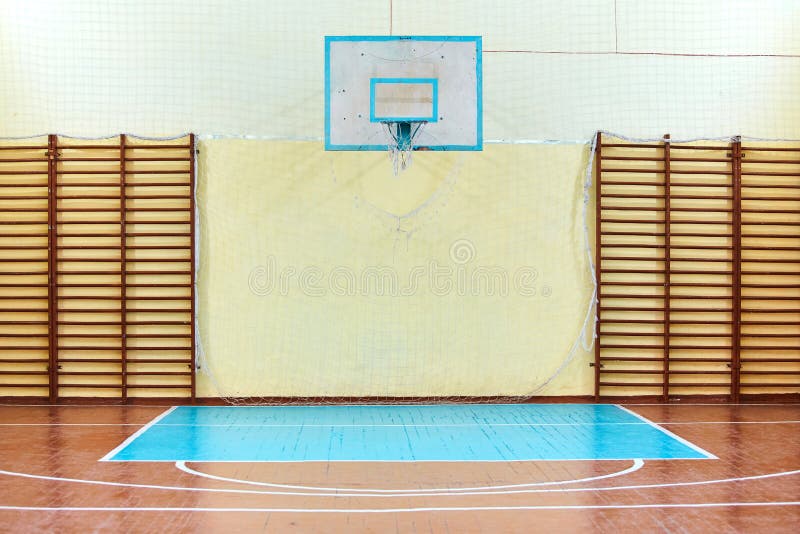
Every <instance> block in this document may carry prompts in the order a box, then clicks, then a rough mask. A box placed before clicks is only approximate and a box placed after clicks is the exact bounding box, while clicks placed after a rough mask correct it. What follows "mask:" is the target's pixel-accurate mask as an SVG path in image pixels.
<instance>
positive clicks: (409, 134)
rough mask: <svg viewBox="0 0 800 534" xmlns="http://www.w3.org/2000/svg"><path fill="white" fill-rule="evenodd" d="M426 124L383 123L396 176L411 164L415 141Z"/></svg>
mask: <svg viewBox="0 0 800 534" xmlns="http://www.w3.org/2000/svg"><path fill="white" fill-rule="evenodd" d="M424 126H425V123H424V122H405V123H400V122H385V123H383V128H384V132H385V133H386V138H387V143H386V145H387V147H388V149H389V160H390V161H391V162H392V171H394V175H395V176H397V174H398V173H399V172H401V171H404V170H406V169H407V168H408V167H409V166H410V165H411V157H412V156H413V154H414V149H415V148H416V147H415V141H416V139H417V136H418V135H419V134H420V133H421V132H422V129H423V127H424Z"/></svg>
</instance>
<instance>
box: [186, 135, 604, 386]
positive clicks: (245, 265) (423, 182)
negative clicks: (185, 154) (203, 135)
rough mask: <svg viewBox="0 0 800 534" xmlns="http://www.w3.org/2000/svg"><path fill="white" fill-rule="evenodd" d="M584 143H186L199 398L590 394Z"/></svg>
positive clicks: (585, 161) (225, 141) (586, 151)
mask: <svg viewBox="0 0 800 534" xmlns="http://www.w3.org/2000/svg"><path fill="white" fill-rule="evenodd" d="M587 158H588V149H587V147H586V146H583V145H560V146H551V145H489V146H486V147H485V150H484V151H483V152H477V153H448V152H444V153H431V152H429V153H426V152H417V153H415V154H414V161H413V165H412V166H411V168H410V169H409V170H408V171H406V172H403V173H401V174H400V175H399V176H397V177H395V176H393V175H392V171H391V164H390V162H389V160H388V157H387V156H386V155H385V154H381V153H347V152H344V153H341V152H340V153H331V152H325V151H323V150H322V146H321V145H320V144H319V143H313V142H261V141H241V140H209V141H203V142H202V143H201V145H200V155H199V161H198V164H199V169H200V175H199V183H198V206H199V210H200V235H201V244H200V267H199V272H198V276H199V305H198V307H199V316H198V319H199V331H200V338H201V348H202V353H203V358H202V360H203V361H204V363H203V369H202V371H204V372H202V371H201V372H200V373H198V395H199V396H223V397H296V396H311V397H341V396H348V397H352V396H381V397H405V396H414V397H420V396H423V397H428V396H431V397H433V396H435V397H448V396H524V395H530V394H533V393H537V394H540V395H565V394H587V393H590V392H591V388H592V371H591V368H590V367H589V365H588V364H589V359H590V355H589V354H587V353H586V352H585V351H583V350H582V349H579V350H578V352H577V357H576V358H575V359H574V361H572V363H571V364H570V365H568V366H567V367H566V368H565V369H564V370H563V371H562V372H561V373H560V374H559V375H558V376H557V377H555V378H554V379H553V380H552V382H550V383H549V384H547V385H546V387H544V386H545V383H546V381H547V380H548V379H550V378H551V377H552V376H553V375H554V374H555V373H556V371H557V370H558V369H559V366H561V365H562V363H563V362H564V361H565V359H566V358H567V356H568V354H569V353H570V349H571V347H572V346H573V344H574V343H575V340H576V338H577V337H578V336H579V334H580V331H581V326H582V323H583V319H584V315H585V313H586V306H587V304H588V301H589V300H590V296H591V292H592V284H591V278H590V274H589V270H588V258H587V254H586V251H585V248H584V236H583V222H582V221H583V219H582V207H583V190H582V187H583V185H582V183H583V175H584V171H585V167H586V164H587Z"/></svg>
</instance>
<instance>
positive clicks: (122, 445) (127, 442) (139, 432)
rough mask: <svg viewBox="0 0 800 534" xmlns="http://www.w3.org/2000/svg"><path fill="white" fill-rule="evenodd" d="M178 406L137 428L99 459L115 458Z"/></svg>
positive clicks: (104, 460) (102, 460)
mask: <svg viewBox="0 0 800 534" xmlns="http://www.w3.org/2000/svg"><path fill="white" fill-rule="evenodd" d="M176 408H177V406H173V407H172V408H170V409H168V410H166V411H164V412H163V413H162V414H161V415H159V416H158V417H156V418H155V419H153V420H152V421H150V422H149V423H147V424H146V425H144V426H143V427H142V428H140V429H139V430H137V431H136V432H134V433H133V434H131V435H130V436H129V437H128V439H126V440H125V441H123V442H122V443H120V444H119V445H117V446H116V447H115V448H114V449H113V450H112V451H111V452H109V453H108V454H106V455H105V456H103V457H102V458H100V460H99V461H100V462H108V461H110V460H111V458H113V457H114V456H115V455H116V454H117V453H118V452H120V451H121V450H122V449H124V448H125V447H127V446H128V445H130V444H131V443H133V440H135V439H136V438H138V437H139V436H141V435H142V434H144V433H145V431H147V429H148V428H150V427H151V426H153V425H154V424H156V423H158V422H159V421H160V420H162V419H164V418H165V417H166V416H168V415H169V414H170V413H172V412H173V411H174V410H175V409H176Z"/></svg>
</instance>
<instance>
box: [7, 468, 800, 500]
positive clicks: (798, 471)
mask: <svg viewBox="0 0 800 534" xmlns="http://www.w3.org/2000/svg"><path fill="white" fill-rule="evenodd" d="M797 474H800V469H796V470H793V471H780V472H777V473H767V474H765V475H752V476H747V477H734V478H723V479H716V480H699V481H694V482H669V483H664V484H638V485H629V486H605V487H598V488H547V489H525V490H508V491H496V492H473V493H457V494H444V493H436V494H420V495H413V494H407V493H403V494H398V495H389V494H377V495H376V494H369V493H366V494H358V493H334V494H330V495H328V494H321V493H320V494H313V495H312V494H309V493H297V492H284V491H264V490H245V489H223V488H219V489H218V488H193V487H185V486H159V485H154V484H134V483H128V482H108V481H105V480H84V479H79V478H65V477H52V476H47V475H33V474H30V473H18V472H15V471H5V470H0V475H8V476H16V477H21V478H31V479H34V480H47V481H50V482H76V483H80V484H91V485H95V486H112V487H117V488H140V489H156V490H170V491H189V492H200V493H232V494H244V495H283V496H302V497H306V498H308V497H311V496H313V497H417V496H419V497H440V496H452V495H458V496H463V495H470V496H472V495H505V494H516V493H585V492H592V491H598V492H599V491H620V490H640V489H652V488H670V487H683V486H703V485H710V484H724V483H728V482H743V481H747V480H763V479H768V478H776V477H783V476H791V475H797Z"/></svg>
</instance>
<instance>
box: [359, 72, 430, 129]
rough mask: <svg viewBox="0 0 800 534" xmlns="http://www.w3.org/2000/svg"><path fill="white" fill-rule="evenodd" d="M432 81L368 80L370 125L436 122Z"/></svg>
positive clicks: (403, 79)
mask: <svg viewBox="0 0 800 534" xmlns="http://www.w3.org/2000/svg"><path fill="white" fill-rule="evenodd" d="M438 108H439V82H438V80H437V79H436V78H370V81H369V113H370V116H369V120H370V122H402V121H409V122H410V121H414V122H423V121H424V122H437V121H438V119H439V117H438Z"/></svg>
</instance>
